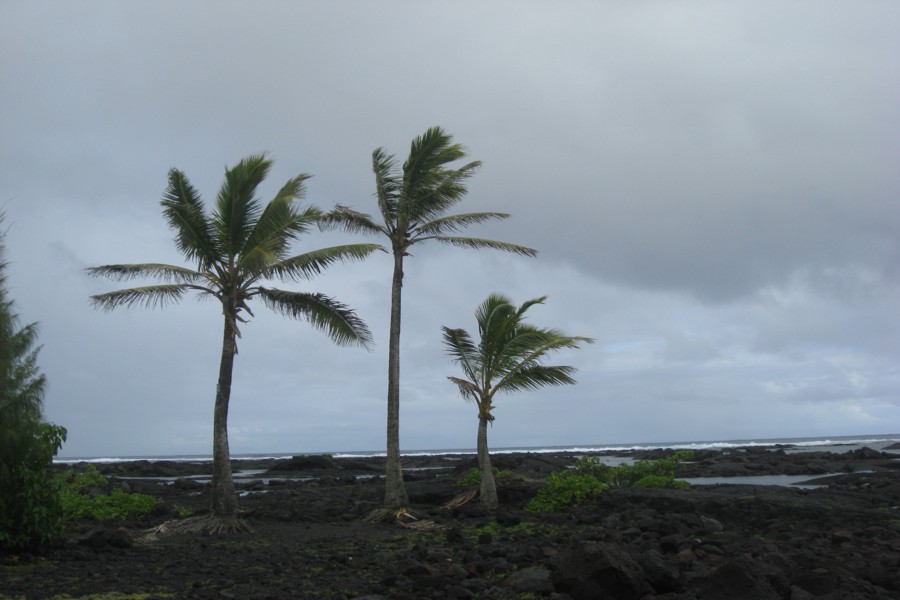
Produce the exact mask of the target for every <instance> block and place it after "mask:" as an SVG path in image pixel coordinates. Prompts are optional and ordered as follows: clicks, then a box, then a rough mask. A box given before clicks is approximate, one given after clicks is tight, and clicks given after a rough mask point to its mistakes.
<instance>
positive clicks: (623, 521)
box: [0, 447, 900, 600]
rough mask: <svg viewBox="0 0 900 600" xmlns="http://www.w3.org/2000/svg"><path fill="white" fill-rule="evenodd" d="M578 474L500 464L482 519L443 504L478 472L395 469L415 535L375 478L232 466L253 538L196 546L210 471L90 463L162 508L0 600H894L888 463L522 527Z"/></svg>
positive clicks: (834, 458)
mask: <svg viewBox="0 0 900 600" xmlns="http://www.w3.org/2000/svg"><path fill="white" fill-rule="evenodd" d="M891 450H893V451H896V450H897V449H896V448H893V449H891ZM617 454H618V456H622V454H623V453H617ZM627 454H629V455H630V457H631V458H636V459H654V458H661V457H663V456H665V455H666V454H668V453H667V452H665V451H634V452H630V453H627ZM579 456H581V453H578V454H575V453H553V454H532V453H514V454H501V455H497V456H496V457H495V461H494V462H495V465H496V466H497V467H498V468H499V469H501V470H504V471H509V472H510V473H512V474H513V475H514V476H513V477H509V478H506V479H504V480H502V484H501V487H500V490H499V492H500V500H501V508H500V509H499V510H498V511H497V512H496V513H488V512H486V511H484V510H483V509H482V508H481V507H480V506H479V505H478V504H477V502H468V503H465V504H460V505H454V504H453V501H454V499H455V498H457V497H458V496H459V495H460V493H461V492H465V491H466V490H465V488H461V487H460V486H459V485H458V484H457V482H458V481H459V479H460V478H461V477H462V475H463V474H465V473H466V472H467V471H468V470H469V469H470V468H471V467H473V466H475V457H474V456H471V455H438V456H410V457H406V458H405V459H404V468H405V470H406V473H405V479H406V481H407V488H408V492H409V496H410V507H409V508H410V512H411V514H412V515H414V516H415V517H416V518H417V519H418V520H416V521H412V520H410V519H408V518H407V519H404V520H402V521H398V520H395V519H394V518H390V519H388V520H387V521H379V522H370V521H367V520H366V517H367V516H368V515H370V514H371V513H372V511H373V509H376V508H378V507H379V504H380V500H381V495H382V493H383V487H382V482H381V479H380V474H381V472H382V470H383V466H384V459H383V458H378V457H374V458H332V457H329V456H298V457H294V458H293V459H286V460H273V459H268V460H258V461H254V460H239V461H234V463H233V464H234V469H235V480H236V485H237V488H238V490H239V493H240V494H241V499H240V503H241V509H242V512H243V515H244V518H245V519H246V521H247V522H248V523H249V524H250V525H251V526H252V527H253V528H254V530H255V531H254V533H251V534H241V535H233V536H222V537H209V538H203V537H196V536H170V535H165V534H164V533H165V527H164V524H165V523H166V522H168V521H171V520H174V519H178V518H179V517H181V516H184V515H185V514H187V513H191V514H193V515H201V514H203V513H204V512H205V511H206V504H207V494H206V486H207V484H206V483H205V482H204V476H207V477H208V474H209V472H210V467H211V465H210V464H209V463H206V462H202V461H199V462H183V461H130V462H120V463H100V464H97V465H95V466H96V468H97V470H99V471H100V472H101V473H103V474H104V475H106V476H107V478H108V479H109V480H110V483H111V485H113V486H117V487H119V488H121V489H125V490H128V491H136V492H142V493H146V494H150V495H153V496H156V497H157V498H159V499H160V500H162V503H161V504H160V505H159V506H158V507H157V508H156V509H154V510H153V511H152V512H151V513H150V514H149V515H147V516H145V517H142V518H140V519H133V520H128V521H125V522H111V523H93V522H87V521H85V522H82V523H77V524H75V526H74V527H73V530H72V532H71V535H70V538H69V540H68V541H67V542H66V543H65V544H64V545H63V546H61V547H58V548H49V549H45V550H44V551H42V552H41V553H40V554H36V555H19V556H16V557H5V558H3V559H0V599H7V598H10V599H11V598H26V599H32V598H34V599H37V598H41V599H47V598H57V599H62V598H80V597H90V598H98V599H99V598H109V599H110V600H112V599H114V598H115V599H126V598H134V599H137V598H141V599H147V598H216V599H221V598H252V599H259V600H262V599H288V598H328V599H335V600H336V599H352V598H357V599H361V600H362V599H367V600H376V599H379V598H384V599H387V598H397V599H419V598H448V599H455V598H493V599H506V598H510V599H511V598H552V599H555V600H568V599H576V600H580V599H586V598H592V599H593V598H601V599H603V598H616V599H635V600H637V599H645V600H652V599H667V600H669V599H671V600H680V599H700V600H707V599H738V600H740V599H748V600H749V599H767V598H773V599H774V598H779V599H789V600H807V599H812V598H822V599H834V600H837V599H842V600H843V599H864V598H885V599H886V598H897V597H900V460H898V458H900V456H898V455H897V454H894V453H889V452H880V451H876V450H872V449H868V448H862V449H856V450H852V451H847V452H793V451H792V449H791V448H785V447H768V448H761V447H751V448H739V449H730V450H725V451H719V450H709V451H706V450H704V451H699V452H696V453H695V457H694V460H693V461H691V462H690V463H688V464H685V465H683V469H682V471H680V472H679V476H681V477H686V478H693V477H729V476H744V477H746V476H760V475H797V476H807V475H808V476H809V479H810V480H813V481H810V482H809V483H810V484H811V485H813V486H814V487H810V488H798V487H785V486H760V485H734V484H718V485H708V486H707V485H696V486H693V487H692V488H691V489H689V490H669V489H633V488H631V489H611V490H608V491H606V492H604V493H603V494H601V495H600V496H598V497H597V498H595V499H593V500H590V501H589V502H587V503H585V504H584V505H582V506H579V507H576V508H573V509H572V510H569V511H567V512H564V513H560V514H553V513H544V514H539V515H533V514H530V513H528V512H526V511H525V510H524V506H525V504H526V503H527V502H528V500H530V499H531V498H532V497H533V496H534V494H535V493H536V492H537V490H538V489H540V487H541V486H542V485H543V479H544V478H546V477H547V476H548V475H549V474H550V473H552V472H554V471H558V470H560V469H564V468H566V467H568V466H570V465H572V464H573V463H574V462H575V460H576V459H577V458H578V457H579ZM603 458H610V457H609V456H604V457H603ZM85 467H86V464H84V463H79V464H75V465H66V466H59V468H67V469H83V468H85ZM817 477H818V478H817ZM448 503H449V504H451V507H448ZM161 526H162V527H161Z"/></svg>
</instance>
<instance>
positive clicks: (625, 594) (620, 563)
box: [553, 542, 651, 600]
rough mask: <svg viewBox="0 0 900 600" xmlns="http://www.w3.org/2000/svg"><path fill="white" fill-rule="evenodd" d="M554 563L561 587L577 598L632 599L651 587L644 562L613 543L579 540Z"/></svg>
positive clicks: (556, 579)
mask: <svg viewBox="0 0 900 600" xmlns="http://www.w3.org/2000/svg"><path fill="white" fill-rule="evenodd" d="M553 566H554V567H555V570H554V572H553V582H554V584H555V585H556V588H557V591H563V592H566V593H568V594H569V595H570V596H572V598H574V599H575V600H587V599H597V600H602V599H607V598H610V599H612V598H615V599H617V600H631V599H637V598H640V597H641V596H643V595H644V594H646V593H648V592H649V591H651V590H650V586H649V585H648V584H647V583H646V578H645V577H644V572H643V570H642V569H641V566H640V565H639V564H638V563H637V562H636V561H635V560H634V559H633V558H631V556H629V555H628V553H627V552H625V551H624V550H622V549H621V548H619V547H617V546H615V545H613V544H609V543H603V542H580V543H576V544H575V545H573V546H572V547H570V548H568V549H567V550H566V551H564V552H563V553H562V554H561V556H560V557H559V559H558V560H556V561H554V565H553Z"/></svg>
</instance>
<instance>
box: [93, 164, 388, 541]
mask: <svg viewBox="0 0 900 600" xmlns="http://www.w3.org/2000/svg"><path fill="white" fill-rule="evenodd" d="M271 165H272V161H271V160H269V159H267V158H266V157H265V156H264V155H254V156H249V157H247V158H245V159H243V160H241V161H240V162H239V163H238V164H237V165H235V166H234V167H232V168H229V169H226V171H225V181H224V182H223V183H222V185H221V187H220V189H219V192H218V196H217V198H216V204H215V208H214V209H213V210H212V212H211V214H207V212H206V211H205V208H204V205H203V202H202V201H201V199H200V196H199V194H198V193H197V192H196V190H195V189H194V188H193V187H192V186H191V184H190V182H189V181H188V179H187V177H186V176H185V174H184V173H183V172H181V171H179V170H177V169H172V170H171V171H170V172H169V185H168V187H167V189H166V191H165V193H164V195H163V199H162V202H161V204H162V206H163V214H164V215H165V217H166V220H167V221H168V223H169V227H171V228H172V229H173V230H175V234H176V235H175V243H176V245H177V246H178V250H179V251H180V252H181V253H182V254H183V255H184V257H185V259H187V261H188V262H190V263H193V265H194V267H193V268H189V267H182V266H177V265H168V264H158V263H143V264H125V265H106V266H102V267H94V268H90V269H88V272H89V273H90V274H92V275H99V276H104V277H109V278H112V279H116V280H120V281H121V280H132V279H135V278H143V277H154V278H158V279H161V280H162V281H163V282H164V283H161V284H158V285H149V286H145V287H135V288H129V289H123V290H118V291H115V292H109V293H106V294H99V295H96V296H91V300H92V302H93V304H94V305H95V306H98V307H100V308H104V309H113V308H117V307H120V306H126V307H127V306H133V305H140V306H145V307H155V306H162V305H164V304H166V303H168V302H172V301H178V300H180V299H181V298H182V297H183V296H184V295H185V293H187V292H191V291H196V292H199V293H200V294H201V295H206V296H212V297H213V298H215V299H217V300H218V301H219V302H220V303H221V306H222V314H223V316H224V331H223V336H222V358H221V362H220V363H219V379H218V385H217V387H216V403H215V410H214V416H213V481H212V513H213V519H212V521H211V522H210V524H209V532H216V531H228V530H234V529H240V528H241V527H242V526H241V524H240V523H239V522H238V520H237V518H236V517H237V496H236V495H235V491H234V484H233V482H232V477H231V462H230V453H229V449H228V403H229V400H230V397H231V380H232V370H233V366H234V357H235V355H236V354H237V338H238V337H240V329H239V323H246V322H247V321H246V318H245V316H244V314H246V315H249V316H251V317H252V316H253V313H252V312H251V310H250V307H249V306H248V302H249V301H250V300H251V299H253V298H255V297H259V298H260V299H261V300H262V301H263V303H264V304H265V305H266V306H268V307H269V308H271V309H274V310H276V311H279V312H281V313H282V314H284V315H286V316H288V317H293V318H303V319H306V320H308V321H309V322H310V323H311V324H312V325H313V326H314V327H316V328H319V329H322V330H324V331H325V332H326V333H327V334H328V335H329V336H330V337H331V339H332V340H333V341H334V342H336V343H338V344H342V345H345V344H358V345H362V346H368V345H369V343H370V342H371V334H370V332H369V330H368V328H367V327H366V325H365V323H363V321H361V320H360V319H359V318H358V317H357V316H356V315H355V313H354V312H353V311H352V310H351V309H349V308H348V307H347V306H345V305H343V304H341V303H339V302H337V301H335V300H333V299H332V298H329V297H328V296H325V295H323V294H318V293H305V292H292V291H284V290H279V289H273V288H268V287H264V286H263V283H264V282H265V281H266V280H272V279H275V280H297V279H309V278H311V277H312V276H313V275H316V274H317V273H319V272H320V271H322V269H324V268H325V267H327V266H329V265H330V264H332V263H334V262H336V261H342V260H354V259H362V258H364V257H366V256H367V255H369V254H370V253H371V252H373V251H374V250H376V249H378V248H380V246H378V245H376V244H352V245H346V246H337V247H332V248H325V249H321V250H314V251H311V252H306V253H303V254H297V255H295V256H291V255H290V254H289V247H290V244H291V242H292V241H294V240H296V239H297V238H298V237H299V236H300V235H301V234H303V233H305V232H307V231H308V230H309V229H310V228H311V227H314V226H315V225H316V223H317V221H318V220H319V219H320V218H321V216H322V212H321V211H320V210H319V209H318V208H316V207H314V206H306V207H305V208H303V209H301V208H300V207H298V206H297V205H296V204H295V202H294V201H295V200H298V199H302V198H304V197H305V194H306V190H305V184H304V182H305V180H306V179H308V178H309V177H310V176H309V175H307V174H300V175H298V176H296V177H294V178H292V179H290V180H288V182H287V183H285V184H284V186H283V187H282V188H281V189H280V190H279V191H278V193H277V194H276V195H275V197H274V198H273V199H272V200H271V201H269V202H268V204H266V205H265V206H263V205H262V203H261V202H260V201H259V200H258V199H257V198H256V197H255V194H256V189H257V187H258V186H259V185H260V184H261V183H262V181H263V180H264V179H265V177H266V175H267V174H268V172H269V169H270V167H271Z"/></svg>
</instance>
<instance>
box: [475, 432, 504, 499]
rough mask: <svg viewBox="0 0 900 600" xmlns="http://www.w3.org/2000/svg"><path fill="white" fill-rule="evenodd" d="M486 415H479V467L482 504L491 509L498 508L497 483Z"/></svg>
mask: <svg viewBox="0 0 900 600" xmlns="http://www.w3.org/2000/svg"><path fill="white" fill-rule="evenodd" d="M487 426H488V419H487V418H486V417H478V468H479V469H481V491H480V497H481V505H482V506H484V507H485V508H487V509H489V510H494V509H495V508H497V505H498V504H499V501H498V500H497V484H496V482H495V481H494V470H493V469H492V468H491V454H490V451H488V443H487Z"/></svg>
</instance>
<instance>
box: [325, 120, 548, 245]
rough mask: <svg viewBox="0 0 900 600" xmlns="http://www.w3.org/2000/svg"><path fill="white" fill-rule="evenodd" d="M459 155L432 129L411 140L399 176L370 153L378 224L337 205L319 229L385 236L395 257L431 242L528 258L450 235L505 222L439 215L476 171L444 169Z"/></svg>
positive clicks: (391, 161)
mask: <svg viewBox="0 0 900 600" xmlns="http://www.w3.org/2000/svg"><path fill="white" fill-rule="evenodd" d="M465 156H466V152H465V149H464V148H463V147H462V146H461V145H460V144H455V143H453V142H452V137H451V136H450V135H449V134H447V133H445V132H444V131H443V130H442V129H441V128H440V127H432V128H430V129H428V130H427V131H426V132H425V133H424V134H422V135H421V136H419V137H417V138H415V139H414V140H413V141H412V144H411V145H410V151H409V157H408V159H407V160H406V161H405V162H404V163H403V166H402V169H401V170H399V171H398V169H397V161H396V159H395V158H394V156H393V155H390V154H387V152H385V150H384V149H383V148H378V149H376V150H375V151H374V152H373V153H372V170H373V171H374V172H375V190H376V191H375V193H376V197H377V200H378V209H379V212H380V213H381V217H382V220H383V224H379V223H378V222H376V221H375V220H374V219H372V217H371V216H369V215H367V214H365V213H361V212H357V211H355V210H353V209H351V208H349V207H346V206H342V205H338V206H336V207H335V209H334V210H333V211H331V212H330V213H329V214H328V215H326V216H325V218H324V219H323V221H322V224H323V225H324V226H326V227H342V228H344V229H347V230H350V231H357V232H362V233H372V234H381V235H386V236H387V237H389V238H390V239H391V242H392V245H393V250H394V251H395V252H401V253H405V252H406V251H407V250H408V249H409V247H410V246H412V245H414V244H417V243H420V242H424V241H426V240H435V241H438V242H441V243H444V244H450V245H454V246H461V247H466V248H494V249H497V250H505V251H507V252H513V253H515V254H521V255H524V256H534V255H535V254H536V253H537V252H536V251H535V250H534V249H532V248H527V247H525V246H519V245H517V244H509V243H505V242H498V241H496V240H488V239H482V238H473V237H463V236H458V235H452V234H455V233H457V232H459V231H461V230H463V229H465V228H466V227H468V226H469V225H475V224H478V223H483V222H486V221H490V220H492V219H506V218H508V217H509V214H508V213H502V212H475V213H464V214H457V215H446V214H445V213H446V212H447V211H448V210H449V209H450V208H452V207H453V206H454V205H455V204H456V203H458V202H459V201H460V200H462V198H463V197H464V196H465V194H466V191H467V188H466V180H467V179H469V178H470V177H471V176H472V175H474V174H475V171H476V170H477V169H478V167H480V166H481V162H479V161H472V162H469V163H466V164H465V165H463V166H461V167H458V168H450V167H448V166H447V165H448V164H449V163H451V162H453V161H456V160H459V159H461V158H464V157H465Z"/></svg>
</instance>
